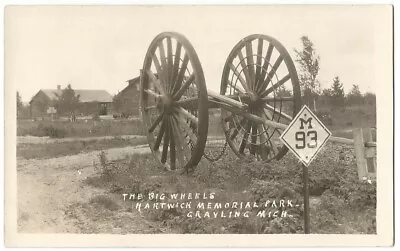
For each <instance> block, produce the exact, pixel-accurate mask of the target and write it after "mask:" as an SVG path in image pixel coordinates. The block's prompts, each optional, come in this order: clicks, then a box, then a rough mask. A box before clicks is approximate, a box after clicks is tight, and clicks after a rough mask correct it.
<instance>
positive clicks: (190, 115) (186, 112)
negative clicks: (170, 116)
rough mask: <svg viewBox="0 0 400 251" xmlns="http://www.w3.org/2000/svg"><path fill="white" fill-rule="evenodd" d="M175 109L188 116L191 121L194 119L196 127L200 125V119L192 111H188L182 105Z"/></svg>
mask: <svg viewBox="0 0 400 251" xmlns="http://www.w3.org/2000/svg"><path fill="white" fill-rule="evenodd" d="M174 110H175V111H177V112H178V113H179V114H181V115H183V116H184V117H186V118H187V119H189V120H190V121H192V122H193V123H194V124H195V126H196V128H197V127H198V126H199V119H198V118H197V117H196V116H194V115H193V114H191V113H190V112H188V111H186V110H185V109H183V108H182V107H179V108H178V107H175V108H174Z"/></svg>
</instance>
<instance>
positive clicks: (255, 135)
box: [250, 123, 257, 155]
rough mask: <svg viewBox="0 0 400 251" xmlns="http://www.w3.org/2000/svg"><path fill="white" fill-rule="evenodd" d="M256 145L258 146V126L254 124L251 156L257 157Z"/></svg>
mask: <svg viewBox="0 0 400 251" xmlns="http://www.w3.org/2000/svg"><path fill="white" fill-rule="evenodd" d="M256 144H257V124H256V123H253V125H252V128H251V146H250V154H252V155H255V153H256Z"/></svg>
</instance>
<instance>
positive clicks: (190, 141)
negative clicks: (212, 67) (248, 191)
mask: <svg viewBox="0 0 400 251" xmlns="http://www.w3.org/2000/svg"><path fill="white" fill-rule="evenodd" d="M140 94H141V95H140V97H141V102H140V103H141V114H142V121H143V122H144V125H145V128H146V129H147V139H148V143H149V146H150V148H151V151H152V152H153V155H154V156H155V157H156V159H157V160H158V162H159V163H160V164H161V166H163V167H165V168H166V169H168V170H178V169H182V168H184V169H187V168H190V167H194V166H196V165H197V164H198V162H199V161H200V159H201V157H202V155H203V152H204V147H205V143H206V140H207V131H208V111H207V89H206V85H205V80H204V74H203V69H202V67H201V64H200V61H199V59H198V57H197V54H196V52H195V50H194V48H193V46H192V45H191V44H190V42H189V41H188V40H187V39H186V38H185V37H184V36H183V35H180V34H178V33H173V32H164V33H161V34H159V35H158V36H157V37H156V38H155V39H154V40H153V41H152V43H151V44H150V47H149V49H148V51H147V53H146V57H145V60H144V64H143V69H142V72H141V82H140ZM189 101H190V102H189Z"/></svg>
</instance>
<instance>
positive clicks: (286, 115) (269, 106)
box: [264, 104, 293, 121]
mask: <svg viewBox="0 0 400 251" xmlns="http://www.w3.org/2000/svg"><path fill="white" fill-rule="evenodd" d="M264 108H265V109H267V110H270V111H273V112H275V109H274V107H273V106H271V105H268V104H264ZM279 114H280V115H281V117H282V118H285V119H287V120H289V121H292V119H293V118H292V116H290V115H288V114H286V113H284V112H282V111H281V112H280V113H279Z"/></svg>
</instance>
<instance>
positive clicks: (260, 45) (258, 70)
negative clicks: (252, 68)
mask: <svg viewBox="0 0 400 251" xmlns="http://www.w3.org/2000/svg"><path fill="white" fill-rule="evenodd" d="M263 42H264V40H262V39H260V38H259V39H258V47H257V65H256V77H255V80H254V81H255V85H254V90H258V85H259V81H260V80H259V79H260V74H261V57H262V56H261V55H262V51H263Z"/></svg>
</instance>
